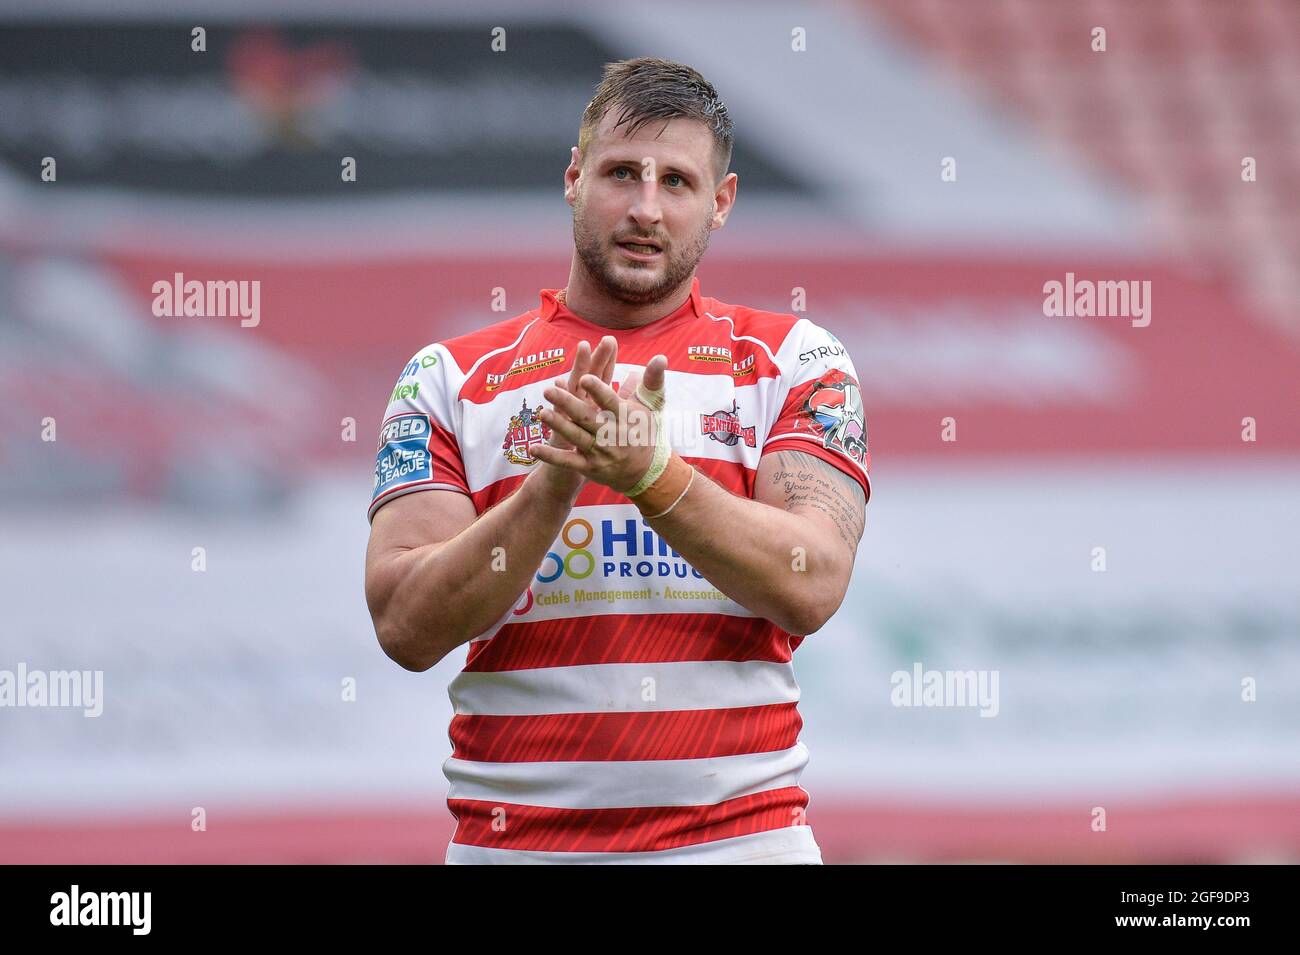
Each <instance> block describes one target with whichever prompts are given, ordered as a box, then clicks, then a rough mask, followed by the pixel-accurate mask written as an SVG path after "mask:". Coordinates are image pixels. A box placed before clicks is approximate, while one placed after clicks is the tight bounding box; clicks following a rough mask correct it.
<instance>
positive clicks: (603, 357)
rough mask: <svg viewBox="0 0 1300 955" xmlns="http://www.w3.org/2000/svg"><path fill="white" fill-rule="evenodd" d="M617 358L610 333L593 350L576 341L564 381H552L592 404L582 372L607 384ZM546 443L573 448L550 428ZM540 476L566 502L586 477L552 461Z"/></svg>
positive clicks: (580, 487)
mask: <svg viewBox="0 0 1300 955" xmlns="http://www.w3.org/2000/svg"><path fill="white" fill-rule="evenodd" d="M617 362H618V339H616V338H615V337H614V336H613V335H606V336H605V337H604V338H602V339H601V340H600V343H599V344H598V345H597V346H596V350H595V351H594V352H593V351H592V350H591V344H590V343H589V342H585V341H583V342H579V343H578V351H577V356H576V357H575V358H574V360H573V368H572V369H571V370H570V372H569V379H568V382H567V383H566V382H565V380H564V379H563V378H557V379H555V384H556V385H557V386H558V385H564V386H565V387H567V388H568V390H569V391H570V392H572V393H573V394H575V395H577V396H578V397H579V398H581V399H583V400H584V401H586V402H587V403H588V404H590V405H591V406H592V407H593V408H595V407H596V402H595V401H594V400H592V398H591V396H590V395H588V394H587V392H586V390H585V389H584V388H583V387H582V386H581V385H580V384H579V383H578V382H580V381H581V380H582V376H583V375H586V374H592V375H596V376H597V377H599V378H600V380H601V381H603V382H604V383H605V384H607V385H608V384H610V383H611V382H612V381H613V379H614V365H615V364H617ZM546 443H547V444H549V445H551V446H552V447H556V448H560V449H561V450H565V451H571V450H574V447H573V445H572V444H570V443H569V442H568V441H566V440H565V439H564V438H563V437H561V436H560V435H559V433H558V432H556V431H551V436H550V437H549V438H548V439H547V442H546ZM541 473H542V475H543V476H542V477H541V478H539V480H541V481H543V482H544V483H545V486H546V487H547V489H548V490H550V491H553V492H554V493H555V495H556V496H557V497H559V498H560V499H562V500H563V499H565V498H567V499H568V500H569V501H570V502H572V501H574V500H576V499H577V497H578V492H579V491H580V490H582V485H583V484H584V483H586V478H584V477H583V476H582V475H581V474H575V473H574V472H572V471H566V470H564V469H563V468H557V467H555V466H554V465H551V464H546V463H544V462H543V463H542V467H541Z"/></svg>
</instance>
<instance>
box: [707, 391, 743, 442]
mask: <svg viewBox="0 0 1300 955" xmlns="http://www.w3.org/2000/svg"><path fill="white" fill-rule="evenodd" d="M739 412H740V406H739V405H738V404H737V403H736V401H735V399H734V398H733V399H732V402H731V410H730V411H723V410H721V409H719V410H718V411H715V412H713V414H702V415H700V434H706V435H708V436H709V437H710V438H712V439H713V440H714V441H719V442H721V443H722V444H725V445H727V447H734V446H735V445H737V444H738V443H740V442H741V441H742V440H743V441H744V442H745V446H746V447H750V448H752V447H754V446H755V440H756V439H755V437H754V429H753V428H752V427H750V428H746V427H745V426H744V425H742V424H741V423H740V414H739Z"/></svg>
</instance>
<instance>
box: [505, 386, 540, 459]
mask: <svg viewBox="0 0 1300 955" xmlns="http://www.w3.org/2000/svg"><path fill="white" fill-rule="evenodd" d="M541 413H542V406H541V405H538V406H537V407H536V408H530V407H528V399H527V398H525V399H524V400H523V406H522V407H521V408H520V409H519V412H518V413H517V414H514V415H512V416H511V417H510V424H509V425H508V426H507V427H506V438H505V440H504V441H503V442H502V443H501V450H502V453H504V454H505V456H506V459H507V460H508V461H509V462H510V463H511V464H520V465H523V466H524V467H526V468H531V467H532V466H533V465H534V464H536V463H537V459H536V458H535V457H533V455H532V447H533V445H534V444H541V443H542V442H544V441H546V440H547V439H548V438H550V436H551V429H550V428H548V427H546V425H544V424H542V422H541V419H540V418H538V415H540V414H541Z"/></svg>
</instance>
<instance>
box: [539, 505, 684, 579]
mask: <svg viewBox="0 0 1300 955" xmlns="http://www.w3.org/2000/svg"><path fill="white" fill-rule="evenodd" d="M622 523H623V529H622V531H616V530H615V529H614V526H615V521H612V520H602V521H601V522H600V537H599V540H597V535H596V529H595V528H594V527H593V526H592V524H591V522H590V521H587V520H584V519H582V518H580V517H575V518H573V519H572V520H570V521H569V522H568V523H566V524H565V525H564V527H563V528H562V529H561V531H560V540H561V541H563V542H564V544H565V546H566V547H568V548H569V552H568V553H567V554H565V555H564V556H560V555H559V554H557V553H556V552H555V551H550V552H549V553H547V555H546V557H544V558H543V559H542V565H541V567H539V568H538V571H537V581H538V582H539V583H543V584H549V583H551V582H552V581H555V580H558V579H559V578H560V577H563V576H568V577H572V578H573V579H574V580H585V579H587V578H588V577H590V576H591V575H592V573H593V572H595V570H596V567H597V566H599V567H600V571H601V575H602V576H603V577H658V578H673V577H676V578H678V579H680V580H685V579H686V578H687V576H688V575H689V576H693V577H694V578H695V579H696V580H703V579H704V575H703V574H701V573H700V572H699V571H697V570H696V569H695V568H693V567H692V566H691V565H690V564H688V563H686V560H685V559H684V558H683V557H682V555H681V554H679V553H677V551H675V550H673V549H672V548H671V547H669V546H668V542H667V541H665V540H664V539H663V538H662V537H660V536H659V535H658V534H656V533H655V532H654V531H653V530H651V529H650V528H649V527H647V526H645V522H644V521H641V522H638V521H635V520H631V519H628V520H626V521H624V522H622ZM638 523H640V524H641V526H640V527H638V526H637V525H638ZM593 544H596V545H598V549H599V551H600V557H599V558H597V556H596V555H595V554H593V553H592V551H591V549H590V548H591V547H592V545H593Z"/></svg>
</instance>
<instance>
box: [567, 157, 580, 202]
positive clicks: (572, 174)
mask: <svg viewBox="0 0 1300 955" xmlns="http://www.w3.org/2000/svg"><path fill="white" fill-rule="evenodd" d="M581 175H582V155H581V154H580V153H579V152H578V147H577V146H573V147H570V149H569V165H568V168H566V169H565V170H564V200H565V201H566V202H568V203H569V204H570V205H572V204H573V194H574V191H575V190H576V189H577V185H576V183H577V181H578V177H579V176H581Z"/></svg>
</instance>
